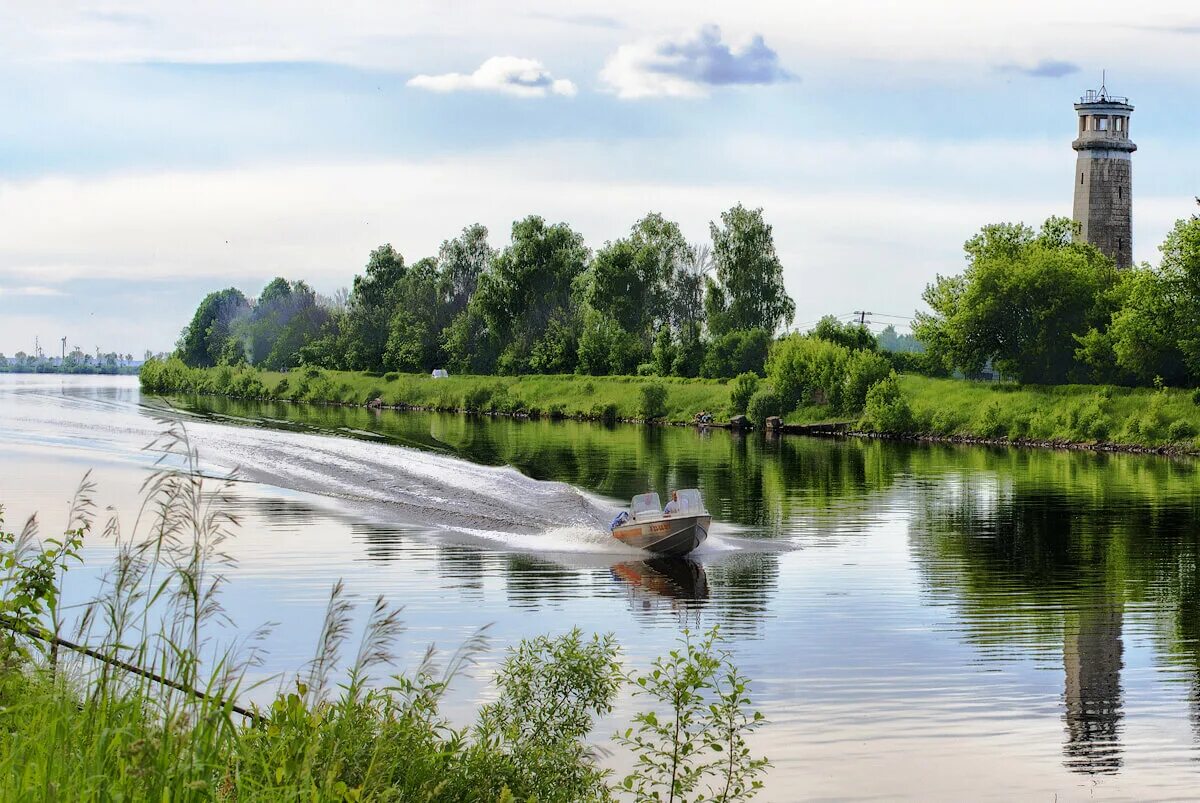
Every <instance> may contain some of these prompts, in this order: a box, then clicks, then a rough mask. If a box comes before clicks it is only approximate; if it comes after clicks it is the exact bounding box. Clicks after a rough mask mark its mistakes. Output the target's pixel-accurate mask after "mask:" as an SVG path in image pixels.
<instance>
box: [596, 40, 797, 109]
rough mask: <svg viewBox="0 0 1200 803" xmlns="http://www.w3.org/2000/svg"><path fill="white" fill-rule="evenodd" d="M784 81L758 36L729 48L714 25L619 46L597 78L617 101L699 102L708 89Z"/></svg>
mask: <svg viewBox="0 0 1200 803" xmlns="http://www.w3.org/2000/svg"><path fill="white" fill-rule="evenodd" d="M789 77H790V76H789V75H788V73H787V71H786V70H784V69H783V67H781V66H780V64H779V56H778V54H777V53H776V52H775V51H774V50H772V49H771V48H769V47H767V44H766V42H765V41H763V38H762V36H761V35H758V34H755V35H754V36H752V37H750V39H748V40H747V41H745V42H742V43H740V44H739V45H737V46H736V47H731V46H730V45H728V44H726V43H725V42H724V41H722V39H721V29H720V28H718V27H717V26H716V25H703V26H701V27H699V28H696V29H694V30H691V31H687V32H685V33H683V34H679V35H677V36H663V37H656V38H651V39H643V40H640V41H637V42H633V43H631V44H627V45H622V46H621V47H620V48H618V49H617V52H616V53H614V54H613V55H612V56H611V57H610V58H609V59H608V62H607V63H606V64H605V65H604V69H603V71H601V73H600V79H601V80H602V81H603V82H604V83H605V84H607V85H608V87H609V88H610V89H612V90H613V91H614V92H616V93H617V95H618V96H620V97H623V98H645V97H653V96H657V95H668V96H675V97H699V96H703V95H706V94H707V93H708V91H709V90H710V89H711V88H713V87H720V86H735V85H746V84H774V83H778V82H780V81H786V80H788V78H789Z"/></svg>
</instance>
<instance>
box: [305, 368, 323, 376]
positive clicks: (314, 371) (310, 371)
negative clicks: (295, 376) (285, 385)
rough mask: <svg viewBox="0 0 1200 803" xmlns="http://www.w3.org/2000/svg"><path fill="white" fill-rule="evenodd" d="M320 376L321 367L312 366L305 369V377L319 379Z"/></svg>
mask: <svg viewBox="0 0 1200 803" xmlns="http://www.w3.org/2000/svg"><path fill="white" fill-rule="evenodd" d="M320 376H321V369H320V368H316V367H310V368H305V369H304V378H305V379H318V378H319V377H320Z"/></svg>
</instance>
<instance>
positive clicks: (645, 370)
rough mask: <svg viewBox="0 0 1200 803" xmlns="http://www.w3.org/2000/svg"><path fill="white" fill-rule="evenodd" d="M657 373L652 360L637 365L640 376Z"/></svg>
mask: <svg viewBox="0 0 1200 803" xmlns="http://www.w3.org/2000/svg"><path fill="white" fill-rule="evenodd" d="M655 373H656V372H655V370H654V363H652V362H644V363H642V364H641V365H639V366H638V367H637V375H638V376H654V375H655Z"/></svg>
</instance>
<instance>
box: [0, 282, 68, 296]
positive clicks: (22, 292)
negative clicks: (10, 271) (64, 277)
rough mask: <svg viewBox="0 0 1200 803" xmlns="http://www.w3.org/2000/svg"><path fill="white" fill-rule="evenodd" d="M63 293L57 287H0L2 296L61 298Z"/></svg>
mask: <svg viewBox="0 0 1200 803" xmlns="http://www.w3.org/2000/svg"><path fill="white" fill-rule="evenodd" d="M61 295H63V291H62V290H59V289H58V288H56V287H44V286H41V285H26V286H24V287H0V296H61Z"/></svg>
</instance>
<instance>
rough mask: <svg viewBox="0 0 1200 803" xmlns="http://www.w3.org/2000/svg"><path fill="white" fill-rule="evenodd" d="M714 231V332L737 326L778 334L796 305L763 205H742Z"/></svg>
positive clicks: (714, 226) (711, 287) (710, 291)
mask: <svg viewBox="0 0 1200 803" xmlns="http://www.w3.org/2000/svg"><path fill="white" fill-rule="evenodd" d="M709 231H710V232H711V234H712V241H713V261H714V263H715V265H716V281H710V282H709V284H708V297H709V298H711V299H712V300H711V303H708V304H707V311H708V313H709V316H710V320H709V330H710V331H712V332H713V333H714V334H718V335H720V334H724V333H725V332H726V331H730V330H733V329H766V330H767V331H769V332H774V331H775V330H776V329H778V328H779V327H780V326H781V325H783V324H787V323H790V322H791V320H792V316H793V315H795V312H796V305H795V303H794V302H793V301H792V299H791V297H790V296H789V295H788V294H787V289H786V288H785V287H784V285H783V265H782V264H781V263H780V261H779V257H778V256H777V255H776V253H775V240H774V237H773V235H772V233H771V227H770V226H769V225H767V223H766V221H764V220H763V216H762V209H746V208H745V207H744V206H742V205H741V204H738V205H737V206H735V207H733V208H732V209H730V210H729V211H728V212H724V213H722V214H721V225H717V224H716V223H711V224H710V225H709ZM714 323H715V324H717V325H716V326H714Z"/></svg>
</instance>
